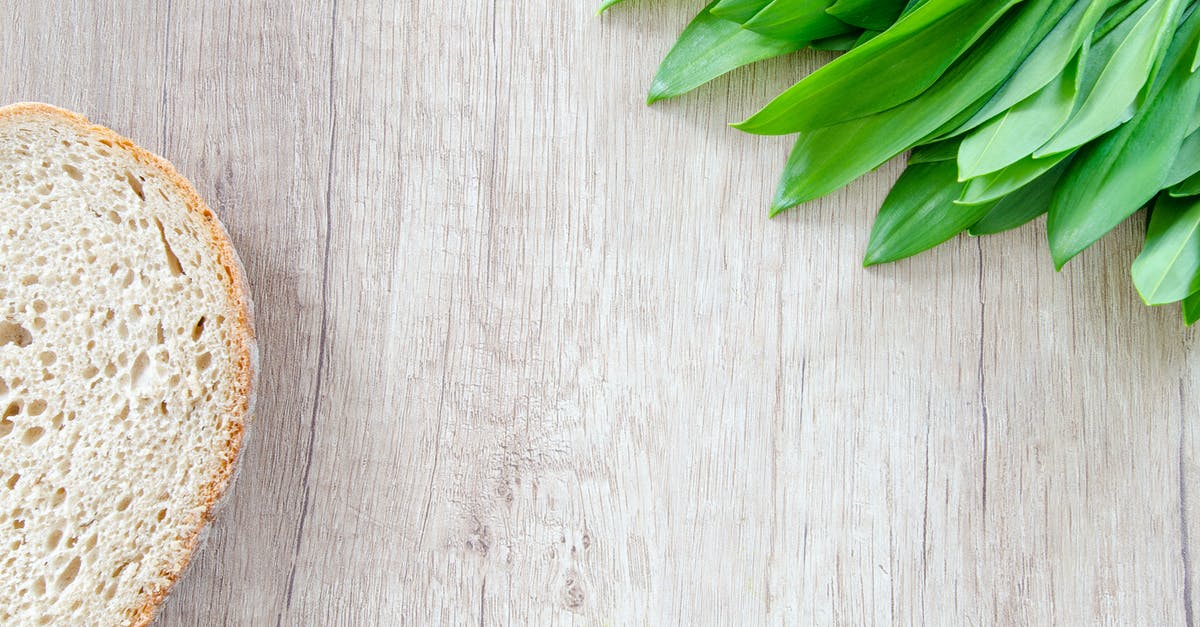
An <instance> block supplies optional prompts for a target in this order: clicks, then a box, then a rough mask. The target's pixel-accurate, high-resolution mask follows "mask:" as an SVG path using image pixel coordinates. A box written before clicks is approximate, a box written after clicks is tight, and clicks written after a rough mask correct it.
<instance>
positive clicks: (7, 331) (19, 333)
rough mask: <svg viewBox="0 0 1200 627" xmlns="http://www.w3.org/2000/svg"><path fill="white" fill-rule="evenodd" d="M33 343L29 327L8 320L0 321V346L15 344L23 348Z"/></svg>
mask: <svg viewBox="0 0 1200 627" xmlns="http://www.w3.org/2000/svg"><path fill="white" fill-rule="evenodd" d="M32 343H33V334H32V333H30V332H29V329H26V328H25V327H23V326H21V325H19V324H17V323H15V322H10V321H7V320H5V321H0V346H5V345H7V344H16V345H17V346H19V347H21V348H25V347H26V346H29V345H30V344H32Z"/></svg>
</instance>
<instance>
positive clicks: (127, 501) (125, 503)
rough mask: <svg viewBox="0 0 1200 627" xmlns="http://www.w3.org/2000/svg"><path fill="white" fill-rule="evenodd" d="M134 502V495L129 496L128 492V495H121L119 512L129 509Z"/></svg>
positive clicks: (118, 503)
mask: <svg viewBox="0 0 1200 627" xmlns="http://www.w3.org/2000/svg"><path fill="white" fill-rule="evenodd" d="M132 503H133V497H132V496H129V495H128V494H127V495H125V496H123V497H121V500H120V501H117V511H118V512H123V511H125V510H127V509H129V506H130V505H131V504H132Z"/></svg>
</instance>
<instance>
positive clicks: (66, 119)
mask: <svg viewBox="0 0 1200 627" xmlns="http://www.w3.org/2000/svg"><path fill="white" fill-rule="evenodd" d="M17 117H30V118H35V119H41V120H47V119H50V120H53V121H55V122H58V123H61V124H63V125H66V126H72V127H75V128H76V129H77V130H79V131H82V132H86V133H91V134H95V135H99V136H101V137H103V138H104V139H107V140H108V141H110V142H112V143H113V144H114V145H115V146H119V147H121V148H122V149H124V150H125V151H127V152H128V154H129V155H130V156H131V157H133V159H134V160H135V161H137V162H138V163H140V164H142V165H145V166H147V167H150V168H153V169H155V170H158V171H159V172H160V173H162V175H163V176H164V177H165V178H166V179H167V180H168V181H170V182H171V184H172V185H174V186H175V187H176V189H177V190H178V191H179V192H180V194H181V195H182V196H183V198H184V199H185V200H186V203H187V208H188V212H189V213H191V214H192V215H193V216H194V217H196V218H197V219H198V220H199V221H200V222H201V223H203V224H204V225H206V226H207V227H208V232H209V237H210V241H209V245H210V247H211V248H212V250H213V252H214V253H215V255H216V259H217V263H218V264H220V266H221V267H222V268H224V270H225V274H226V277H225V278H224V279H223V280H224V281H225V283H226V290H227V292H228V297H229V299H228V300H229V317H230V319H232V320H235V321H236V325H235V329H236V331H237V334H236V337H234V338H233V340H234V355H235V360H236V364H235V369H236V376H237V381H236V382H235V384H234V391H235V395H234V401H233V403H232V405H231V406H230V408H229V413H230V416H231V417H232V418H233V419H232V420H230V421H229V433H228V436H229V443H230V444H229V448H228V449H227V450H226V451H225V454H224V455H222V456H221V457H222V459H221V461H220V467H219V468H217V469H216V472H215V475H214V477H213V480H212V481H211V482H209V483H208V485H206V486H204V487H203V488H202V489H201V494H200V498H201V499H202V502H203V504H204V514H203V516H201V518H200V520H199V522H198V524H197V525H196V526H195V529H193V530H192V531H191V532H190V535H189V537H188V538H187V539H186V540H185V542H184V544H185V546H186V550H185V552H184V555H183V557H182V559H181V560H180V562H179V563H178V564H176V565H174V566H172V567H171V568H170V569H169V570H168V571H167V572H165V573H163V574H164V575H165V576H166V579H167V583H166V585H164V586H162V587H160V588H157V589H153V590H149V591H147V592H146V593H145V595H144V597H143V601H142V602H141V604H140V605H139V606H137V607H132V608H130V609H129V611H128V613H127V615H126V617H127V620H128V621H129V622H128V624H131V625H138V626H141V625H147V624H149V623H150V621H152V620H154V616H155V614H156V613H157V611H158V609H159V607H161V606H162V603H163V601H164V600H165V599H166V597H167V593H169V592H170V590H171V587H172V586H173V585H174V584H175V582H176V581H178V579H179V576H180V575H181V574H182V573H183V570H184V569H185V568H186V567H187V565H188V562H189V561H190V560H191V557H192V555H193V553H194V552H195V550H196V548H197V547H196V544H197V542H198V540H199V538H200V534H201V532H202V531H203V530H204V528H205V527H206V526H207V525H208V524H209V523H210V522H211V521H212V518H213V515H214V514H215V510H216V508H217V506H218V505H219V501H220V499H221V497H222V496H223V495H224V494H225V492H226V490H227V489H228V487H229V483H230V480H231V478H232V476H233V472H234V468H235V463H236V462H237V458H238V451H239V450H240V449H241V445H242V438H243V435H244V433H245V427H246V426H248V425H249V424H250V422H251V420H252V419H253V416H252V412H253V409H254V408H253V395H254V391H255V390H254V385H255V375H256V374H257V363H256V362H257V357H258V351H257V345H256V344H255V337H254V318H253V306H252V304H251V301H250V293H249V288H248V286H247V283H246V276H245V270H244V269H243V268H242V264H241V261H240V260H239V259H238V256H237V252H236V251H235V250H234V249H233V244H232V242H230V240H229V235H228V233H226V232H225V228H224V227H223V226H222V225H221V223H220V222H219V221H218V220H217V218H216V215H215V214H213V212H212V210H211V209H209V207H208V205H207V204H205V202H204V200H203V199H202V198H200V195H199V194H198V193H196V190H195V188H194V187H192V184H191V183H190V182H189V181H188V180H187V179H186V178H184V177H183V176H182V175H181V174H179V172H178V171H177V170H176V169H175V166H173V165H171V163H170V162H168V161H167V160H166V159H163V158H162V157H159V156H158V155H155V154H153V153H151V152H150V151H148V150H146V149H144V148H142V147H141V146H138V145H137V144H135V143H133V142H132V141H130V140H129V139H127V138H125V137H122V136H121V135H119V134H117V133H116V132H114V131H113V130H112V129H109V128H107V127H104V126H100V125H97V124H92V123H91V122H90V121H89V120H88V119H87V118H85V117H83V116H82V115H79V114H77V113H74V112H71V111H67V110H66V109H60V108H58V107H55V106H52V105H48V104H43V103H37V102H22V103H16V104H11V105H8V106H4V107H0V124H4V123H6V122H8V121H10V120H11V119H12V118H17Z"/></svg>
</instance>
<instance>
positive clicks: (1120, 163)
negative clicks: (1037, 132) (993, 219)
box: [1047, 11, 1200, 268]
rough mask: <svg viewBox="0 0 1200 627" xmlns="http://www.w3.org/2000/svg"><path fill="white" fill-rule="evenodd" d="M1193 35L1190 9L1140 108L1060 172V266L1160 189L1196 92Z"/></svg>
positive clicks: (1196, 27) (1053, 214)
mask: <svg viewBox="0 0 1200 627" xmlns="http://www.w3.org/2000/svg"><path fill="white" fill-rule="evenodd" d="M1198 34H1200V11H1194V12H1192V14H1191V15H1190V16H1188V18H1187V20H1186V21H1185V22H1184V23H1183V25H1181V26H1180V28H1179V33H1178V34H1177V35H1176V36H1175V38H1174V40H1173V43H1172V44H1171V48H1170V51H1169V53H1168V55H1167V62H1166V63H1165V64H1164V67H1165V71H1164V72H1162V73H1161V74H1160V75H1159V77H1158V78H1157V79H1156V80H1155V84H1154V85H1153V87H1152V88H1151V90H1150V94H1149V97H1148V99H1147V101H1146V104H1145V106H1143V107H1142V108H1141V109H1140V110H1139V111H1138V113H1137V115H1135V116H1134V118H1133V119H1132V120H1130V121H1129V123H1127V124H1125V125H1123V126H1121V127H1120V128H1119V129H1117V130H1116V131H1113V132H1112V133H1109V134H1108V135H1105V136H1104V137H1102V138H1101V139H1099V140H1097V141H1095V142H1092V143H1090V144H1088V145H1087V146H1085V147H1084V148H1083V149H1082V150H1080V151H1079V156H1078V157H1077V158H1076V159H1075V161H1074V162H1073V163H1072V164H1071V167H1070V168H1069V169H1068V170H1067V173H1066V174H1065V175H1064V176H1063V180H1062V183H1061V184H1060V185H1059V187H1058V190H1057V191H1056V192H1055V195H1054V200H1053V201H1052V203H1051V205H1050V219H1049V221H1048V223H1047V232H1048V235H1049V238H1050V252H1051V253H1052V255H1053V256H1054V262H1055V265H1056V266H1057V267H1059V268H1062V266H1063V265H1064V264H1066V262H1067V261H1069V260H1070V259H1071V258H1072V257H1074V256H1075V255H1077V254H1079V253H1080V252H1081V251H1083V250H1084V249H1085V248H1087V247H1088V246H1090V245H1092V243H1094V242H1095V241H1096V240H1098V239H1100V238H1101V237H1102V236H1103V235H1104V234H1105V233H1107V232H1109V231H1110V230H1112V229H1113V228H1114V227H1116V226H1117V225H1118V224H1120V223H1121V222H1122V221H1124V220H1125V218H1128V217H1129V216H1130V215H1131V214H1133V212H1135V211H1137V209H1138V208H1139V207H1141V206H1142V205H1144V204H1146V203H1147V202H1149V201H1150V199H1151V198H1153V197H1154V195H1155V194H1156V193H1158V191H1159V190H1160V189H1162V187H1163V182H1164V181H1165V180H1166V177H1167V174H1168V169H1169V168H1170V167H1171V162H1172V161H1173V160H1174V158H1175V155H1176V154H1177V153H1178V152H1179V147H1180V145H1181V144H1182V143H1183V139H1184V136H1183V134H1184V131H1185V130H1186V128H1187V125H1188V122H1189V121H1190V120H1191V118H1192V115H1193V112H1194V108H1195V106H1196V102H1197V99H1198V98H1200V74H1193V73H1192V72H1191V62H1192V51H1193V50H1194V46H1195V45H1196V41H1197V36H1198Z"/></svg>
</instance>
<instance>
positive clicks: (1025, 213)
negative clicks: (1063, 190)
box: [967, 161, 1069, 235]
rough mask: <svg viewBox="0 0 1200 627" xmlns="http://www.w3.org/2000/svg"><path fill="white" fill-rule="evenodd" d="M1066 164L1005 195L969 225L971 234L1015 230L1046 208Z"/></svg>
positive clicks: (1059, 165)
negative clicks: (985, 213)
mask: <svg viewBox="0 0 1200 627" xmlns="http://www.w3.org/2000/svg"><path fill="white" fill-rule="evenodd" d="M1067 163H1069V161H1063V162H1062V163H1059V164H1058V165H1056V166H1054V167H1053V168H1051V169H1050V170H1049V171H1048V172H1046V173H1045V174H1043V175H1041V176H1039V177H1038V178H1036V179H1034V180H1033V181H1032V182H1030V183H1028V184H1027V185H1024V186H1022V187H1020V188H1018V189H1015V190H1013V191H1012V192H1009V193H1008V194H1007V195H1006V196H1004V197H1003V198H1001V199H1000V200H999V202H996V204H995V205H994V206H993V207H992V209H991V211H988V213H987V215H985V216H983V217H982V218H980V219H979V221H978V222H976V223H975V224H972V225H971V228H969V229H967V232H968V233H970V234H971V235H992V234H995V233H1001V232H1004V231H1007V230H1009V229H1015V228H1017V227H1019V226H1021V225H1022V224H1025V223H1026V222H1029V221H1030V220H1033V219H1034V218H1036V217H1038V216H1040V215H1042V214H1044V213H1046V211H1048V210H1049V209H1050V198H1051V197H1052V196H1053V195H1054V187H1055V186H1056V185H1058V180H1059V179H1060V178H1062V174H1063V172H1064V171H1066V166H1067Z"/></svg>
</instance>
